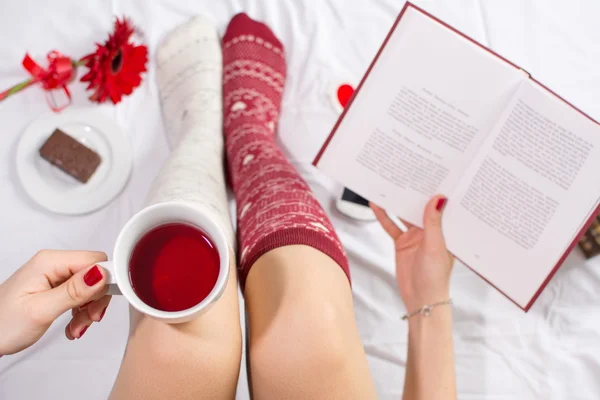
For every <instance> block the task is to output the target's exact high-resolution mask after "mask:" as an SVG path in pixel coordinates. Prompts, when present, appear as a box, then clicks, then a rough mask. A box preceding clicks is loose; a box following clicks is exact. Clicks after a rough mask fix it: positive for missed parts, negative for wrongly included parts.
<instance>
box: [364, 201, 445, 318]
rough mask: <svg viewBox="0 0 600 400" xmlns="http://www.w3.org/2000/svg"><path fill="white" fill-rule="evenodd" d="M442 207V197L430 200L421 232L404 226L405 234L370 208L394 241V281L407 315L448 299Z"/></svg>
mask: <svg viewBox="0 0 600 400" xmlns="http://www.w3.org/2000/svg"><path fill="white" fill-rule="evenodd" d="M445 204H446V198H445V197H443V196H436V197H434V198H433V199H431V200H430V201H429V203H427V206H426V207H425V212H424V216H423V229H420V228H417V227H415V226H412V225H411V224H407V223H405V224H406V225H407V226H408V227H409V229H408V231H407V232H402V231H401V230H400V228H398V227H397V226H396V224H394V222H392V220H391V219H390V218H389V217H388V216H387V214H386V213H385V211H384V210H383V209H382V208H380V207H377V206H375V205H371V208H372V209H373V211H374V212H375V216H376V217H377V220H378V221H379V223H380V224H381V226H382V227H383V229H384V230H385V231H386V233H387V234H388V235H389V236H390V237H391V238H392V240H393V241H394V247H395V250H396V251H395V254H396V280H397V283H398V288H399V289H400V296H401V297H402V300H403V302H404V305H405V306H406V310H407V312H412V311H414V310H417V309H419V308H421V307H423V306H425V305H428V304H434V303H437V302H441V301H445V300H447V299H448V298H449V297H450V273H451V272H452V265H453V264H454V257H452V255H451V254H450V253H449V252H448V250H447V249H446V242H445V240H444V235H443V233H442V211H443V208H444V206H445Z"/></svg>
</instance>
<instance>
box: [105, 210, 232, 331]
mask: <svg viewBox="0 0 600 400" xmlns="http://www.w3.org/2000/svg"><path fill="white" fill-rule="evenodd" d="M169 223H185V224H188V225H192V226H195V227H197V228H199V229H200V230H202V231H203V232H204V233H206V234H207V235H208V236H209V237H210V239H211V240H212V242H213V244H214V245H215V246H216V248H217V251H218V252H219V260H220V261H219V276H218V278H217V282H216V283H215V286H214V287H213V289H212V291H211V292H210V293H209V294H208V296H206V298H205V299H204V300H202V301H201V302H200V303H198V304H196V305H195V306H194V307H192V308H188V309H187V310H182V311H162V310H158V309H156V308H154V307H150V306H149V305H147V304H146V303H144V302H143V301H142V300H141V299H140V298H139V297H138V295H137V294H135V291H134V290H133V287H132V286H131V281H130V280H129V260H130V258H131V253H132V252H133V249H134V247H135V245H136V244H137V242H138V241H139V240H140V239H141V238H142V236H144V235H145V234H146V233H147V232H149V231H151V230H152V229H154V228H156V227H158V226H160V225H164V224H169ZM98 265H100V266H101V267H103V268H104V269H106V270H107V271H108V272H109V274H110V277H109V279H108V282H110V283H109V291H108V293H109V294H113V295H114V294H116V295H120V294H122V295H123V296H125V298H126V299H127V301H129V304H131V305H132V306H133V307H134V308H135V309H136V310H138V311H140V312H142V313H144V314H147V315H149V316H151V317H153V318H155V319H158V320H161V321H164V322H168V323H180V322H186V321H189V320H191V319H194V318H195V317H196V316H198V315H199V314H201V313H202V312H204V311H206V310H207V308H208V307H209V306H210V305H212V304H213V303H215V302H216V301H217V299H219V297H221V294H223V291H224V290H225V286H226V285H227V279H228V278H229V247H228V245H227V240H226V239H225V234H224V233H223V231H221V229H220V228H219V225H218V224H217V223H216V222H215V221H214V220H213V218H212V217H211V216H210V215H209V214H208V213H207V212H206V211H204V209H202V208H200V207H198V206H195V205H193V204H191V203H186V202H166V203H159V204H155V205H152V206H149V207H147V208H145V209H143V210H142V211H140V212H139V213H137V214H136V215H134V216H133V217H132V218H131V219H130V220H129V221H128V222H127V224H125V226H124V227H123V229H122V230H121V233H120V234H119V237H118V238H117V242H116V243H115V249H114V252H113V260H112V261H108V262H103V263H99V264H98Z"/></svg>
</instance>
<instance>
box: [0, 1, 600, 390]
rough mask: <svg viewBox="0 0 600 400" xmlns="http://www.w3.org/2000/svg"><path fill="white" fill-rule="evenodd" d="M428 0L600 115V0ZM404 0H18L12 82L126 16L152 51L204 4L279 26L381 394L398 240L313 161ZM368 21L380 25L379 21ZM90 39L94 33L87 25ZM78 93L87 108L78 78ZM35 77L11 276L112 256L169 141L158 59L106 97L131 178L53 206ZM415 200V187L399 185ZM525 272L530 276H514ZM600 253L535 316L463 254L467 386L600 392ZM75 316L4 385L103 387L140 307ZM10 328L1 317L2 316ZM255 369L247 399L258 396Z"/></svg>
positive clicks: (459, 318) (297, 151)
mask: <svg viewBox="0 0 600 400" xmlns="http://www.w3.org/2000/svg"><path fill="white" fill-rule="evenodd" d="M415 3H416V4H418V5H419V6H421V7H423V8H424V9H426V10H427V11H429V12H431V13H433V14H434V15H436V16H438V17H440V18H442V19H444V20H446V21H447V22H448V23H450V24H452V25H454V26H455V27H456V28H458V29H459V30H462V31H463V32H464V33H466V34H468V35H470V36H472V37H473V38H475V39H476V40H478V41H480V42H482V43H484V44H486V45H488V46H490V47H491V48H492V49H494V50H495V51H496V52H498V53H500V54H502V55H503V56H505V57H506V58H508V59H509V60H511V61H513V62H514V63H516V64H518V65H520V66H521V67H522V68H524V69H526V70H527V71H528V72H530V73H531V74H532V75H534V76H535V77H536V78H537V79H538V80H539V81H541V82H543V83H544V84H546V85H547V86H549V87H550V88H552V89H553V90H555V91H556V92H557V93H559V94H560V95H562V96H564V97H565V98H566V99H568V100H569V101H571V102H573V103H574V104H575V105H576V106H578V107H579V108H581V109H582V110H583V111H584V112H586V113H588V114H589V115H591V116H592V117H593V118H595V119H600V46H598V43H600V25H598V22H597V16H598V15H599V14H600V2H598V1H597V0H572V1H569V2H568V3H567V2H564V1H559V0H503V1H498V0H444V1H442V0H421V1H416V2H415ZM403 5H404V1H401V0H371V1H367V0H295V1H287V2H283V1H277V0H270V1H265V0H263V1H261V0H220V1H214V0H185V1H184V0H178V1H174V0H173V1H168V0H160V1H159V0H156V1H152V2H148V1H144V0H129V1H125V0H97V1H93V2H81V1H76V0H55V1H52V2H40V1H36V0H20V1H18V2H4V4H3V5H2V6H1V10H0V34H1V36H2V37H3V38H4V39H3V45H2V46H0V60H2V63H1V64H0V88H4V87H8V86H9V85H11V84H13V83H15V82H17V81H20V80H21V79H23V77H24V76H25V75H24V71H23V70H22V69H21V68H20V61H21V58H22V57H23V55H24V53H25V51H28V52H30V53H31V54H32V55H35V56H38V57H39V56H41V55H43V54H45V53H46V52H47V51H49V50H51V49H54V48H57V49H59V50H61V51H63V52H65V53H70V54H73V55H79V54H83V53H85V52H87V50H88V49H89V45H90V41H94V40H103V38H104V36H105V34H106V32H108V31H109V29H110V27H111V24H112V19H113V16H114V15H128V16H131V17H132V18H133V20H134V22H135V23H136V24H137V25H138V26H139V27H140V28H141V29H142V30H143V32H144V33H145V40H146V41H147V43H148V45H149V47H150V50H151V51H153V50H155V49H156V47H157V45H158V43H160V41H161V39H162V38H163V37H164V35H165V34H166V33H167V32H168V31H169V30H171V29H173V28H174V27H175V26H177V25H178V24H180V23H182V22H184V21H185V20H187V19H188V18H189V17H190V16H192V15H195V14H204V15H207V16H209V17H211V18H213V19H214V20H215V21H216V22H217V23H218V25H219V27H220V30H221V32H222V31H223V30H224V28H225V25H226V23H227V22H228V20H229V19H230V18H231V17H232V16H233V15H234V14H235V13H237V12H239V11H246V12H248V13H249V14H250V15H251V16H252V17H254V18H257V19H260V20H263V21H266V22H267V23H268V24H269V25H270V26H271V27H272V28H273V30H274V31H275V32H276V33H277V34H278V35H279V36H280V37H281V39H282V41H283V43H284V44H285V46H286V50H287V57H288V73H289V76H288V81H287V88H286V92H285V97H284V101H283V114H282V118H281V123H280V132H279V140H280V142H281V144H282V146H283V147H284V149H285V151H286V152H287V153H288V154H289V155H290V156H291V157H292V158H293V160H294V163H295V165H296V166H297V167H298V169H299V170H300V171H301V172H302V174H303V175H304V177H305V178H306V179H307V180H308V182H309V183H310V184H311V186H312V187H313V189H314V190H315V192H316V194H317V197H318V198H319V200H320V201H321V202H322V204H323V206H324V207H325V209H326V210H327V211H328V212H329V215H330V216H331V218H332V220H333V222H334V225H335V226H336V228H337V230H338V232H339V234H340V237H341V239H342V241H343V243H344V245H345V246H346V248H347V250H348V253H349V256H350V262H351V270H352V276H353V291H354V301H355V309H356V320H357V323H358V327H359V330H360V334H361V336H362V340H363V343H364V346H365V348H366V351H367V354H368V358H369V365H370V368H371V372H372V375H373V378H374V380H375V383H376V386H377V391H378V394H379V397H380V398H381V399H390V400H391V399H399V398H401V394H402V386H403V379H404V371H405V361H406V355H405V354H406V345H407V343H406V337H407V326H406V324H405V323H404V322H403V321H401V319H400V316H401V315H402V314H403V313H404V311H405V310H404V306H403V304H402V302H401V301H400V298H399V296H398V293H397V290H396V286H395V277H394V265H393V256H392V247H391V242H390V240H389V239H388V238H387V237H386V235H385V233H384V232H383V231H382V230H381V228H380V227H379V226H378V225H377V224H376V223H362V222H356V221H352V220H349V219H347V218H345V217H344V216H342V215H341V214H340V213H339V212H337V211H336V209H335V206H334V202H335V198H336V196H337V194H338V192H339V189H340V188H339V187H338V186H337V185H336V184H335V183H334V182H332V181H330V180H329V179H327V178H326V177H325V176H323V175H322V174H320V173H319V172H318V171H317V170H315V169H314V168H313V167H312V166H310V163H311V161H312V159H313V157H314V155H315V153H316V152H317V150H318V148H319V147H320V145H321V143H322V142H323V141H324V139H325V137H326V135H327V134H328V133H329V131H330V129H331V127H332V126H333V124H334V122H335V120H336V118H337V113H336V111H335V109H334V108H333V107H332V106H331V104H330V101H329V93H330V90H331V87H332V85H335V84H337V83H340V82H341V81H346V82H350V83H356V82H358V80H359V78H360V77H361V75H362V73H363V72H364V71H365V70H366V68H367V66H368V64H369V62H370V61H371V59H372V57H373V56H374V55H375V53H376V51H377V49H378V47H379V45H380V44H381V42H382V41H383V39H384V37H385V35H386V33H387V31H388V29H389V27H390V26H391V24H392V22H393V21H394V19H395V18H396V16H397V14H398V12H399V11H400V9H401V8H402V6H403ZM366 32H368V34H365V33H366ZM88 38H89V39H88ZM76 86H77V89H76V90H75V91H74V99H75V100H74V103H75V104H74V105H73V106H82V107H85V106H89V103H88V102H87V100H86V96H85V94H84V93H83V89H82V88H81V86H80V85H76ZM42 99H43V94H42V93H41V91H40V90H39V89H31V90H28V91H26V92H23V93H21V94H19V95H18V96H17V97H15V98H12V99H9V100H8V101H5V102H3V103H0V119H1V121H2V129H0V130H1V131H2V141H1V142H0V160H1V162H2V167H1V168H0V187H2V189H1V190H0V221H1V222H0V243H2V249H1V251H0V261H1V262H0V281H3V280H4V279H6V278H7V277H8V276H9V275H10V274H11V273H12V272H14V270H15V269H17V268H18V267H19V266H20V265H22V264H23V263H24V262H25V261H26V260H27V259H28V258H29V257H30V256H31V255H32V254H34V253H35V252H36V251H37V250H39V249H41V248H61V249H76V248H86V249H97V250H102V251H105V252H107V253H109V254H110V252H111V249H112V245H113V243H114V240H115V238H116V235H117V233H118V232H119V230H120V228H121V227H122V225H123V224H124V223H125V222H126V221H127V219H128V218H129V217H130V216H132V215H133V214H134V213H135V212H136V211H137V210H139V209H140V208H141V206H142V204H143V202H144V198H145V195H146V192H147V190H148V187H149V185H150V183H151V182H152V180H153V178H154V176H155V175H156V173H157V171H158V170H159V168H160V167H161V165H162V163H163V162H164V161H165V160H166V158H167V157H168V155H169V150H168V146H167V142H166V138H165V133H164V130H163V128H162V122H161V117H160V105H159V100H158V93H157V87H156V84H155V75H154V69H153V65H152V64H151V68H150V71H149V73H148V75H147V78H146V81H145V84H144V85H143V86H142V88H141V89H139V90H138V91H137V92H135V93H134V94H133V96H131V97H130V98H128V99H127V100H126V101H124V102H123V103H121V104H120V105H118V106H117V107H108V106H106V107H105V106H103V107H101V110H102V112H104V113H106V115H108V116H110V117H112V118H113V119H114V120H116V121H117V122H118V123H119V124H120V125H121V126H122V127H123V128H124V129H125V131H126V132H127V134H128V136H129V140H130V141H131V143H132V146H133V149H134V169H133V174H132V177H131V179H130V181H129V183H128V185H127V187H126V188H125V190H124V191H123V192H122V193H121V195H120V196H119V197H117V198H116V199H115V200H114V201H113V202H112V203H111V204H110V205H109V206H107V207H106V208H104V209H102V210H100V211H97V212H94V213H92V214H88V215H85V216H78V217H67V216H59V215H54V214H50V213H48V212H46V211H44V210H42V209H41V208H39V207H38V206H36V205H35V204H34V203H33V202H32V201H31V200H30V199H29V198H28V197H27V196H26V194H25V193H24V191H23V189H22V188H21V187H20V185H19V182H18V179H17V176H16V172H15V167H14V165H15V160H14V149H15V146H16V144H17V141H18V139H19V135H20V132H22V130H23V129H24V127H25V126H26V125H27V124H28V123H29V122H30V121H31V120H33V119H35V118H36V117H37V116H38V115H40V114H41V113H43V112H46V111H47V108H48V106H47V105H46V104H45V103H44V101H43V100H42ZM398 201H402V199H398ZM516 279H518V277H516ZM599 289H600V257H599V258H597V259H595V260H594V259H592V260H589V261H586V260H584V258H583V256H582V254H581V252H580V251H579V250H575V251H574V252H573V253H572V254H571V256H570V257H569V258H568V259H567V261H566V263H565V264H564V266H563V267H562V268H561V270H560V271H559V272H558V273H557V275H556V276H555V277H554V279H553V280H552V281H551V283H550V285H549V286H548V288H547V289H546V290H545V292H544V293H543V294H542V296H541V297H540V298H539V300H538V302H537V303H536V304H535V306H534V307H533V308H532V310H531V311H530V312H529V313H528V314H525V313H523V312H522V311H521V310H520V309H518V308H517V307H516V306H514V305H513V304H512V303H510V301H508V300H507V299H506V298H504V297H503V296H502V295H500V294H499V293H498V292H496V291H495V290H494V289H492V288H491V287H489V286H488V285H487V284H485V283H484V282H483V281H482V280H481V279H479V278H478V277H477V276H475V274H473V273H472V272H471V271H470V270H468V269H467V268H465V267H464V266H462V265H460V264H457V265H456V267H455V270H454V274H453V278H452V297H453V298H454V301H455V305H454V310H455V311H454V343H455V351H456V365H457V379H458V391H459V398H461V399H465V400H470V399H478V400H481V399H484V400H500V399H511V400H516V399H545V400H553V399H569V400H575V399H598V398H600V380H598V376H600V294H599V293H600V290H599ZM67 321H68V317H67V316H66V315H65V316H63V317H61V318H60V319H59V320H58V321H57V322H56V323H55V324H54V325H53V326H52V327H51V328H50V330H49V331H48V333H47V334H46V335H45V336H44V337H43V339H42V340H41V341H40V342H39V343H37V344H36V345H34V346H33V347H31V348H30V349H28V350H26V351H24V352H22V353H20V354H18V355H14V356H6V357H3V358H2V359H0V399H46V398H52V399H67V400H68V399H79V398H82V397H83V398H86V399H104V398H106V397H107V396H108V393H109V392H110V389H111V387H112V384H113V382H114V379H115V376H116V374H117V371H118V367H119V363H120V360H121V357H122V354H123V350H124V347H125V344H126V339H127V331H128V310H127V305H126V303H125V301H124V300H123V299H117V298H116V299H114V300H113V302H112V305H111V307H110V309H109V310H108V312H107V314H106V317H105V319H104V321H103V322H102V323H101V324H96V325H95V326H94V327H93V329H90V331H89V332H88V333H87V335H86V337H85V339H83V340H78V341H75V342H68V341H67V340H66V339H65V338H64V334H63V329H64V326H65V324H66V323H67ZM0 329H2V327H0ZM244 382H245V371H244V369H243V368H242V373H241V377H240V385H239V388H238V396H237V397H238V398H239V399H247V398H248V391H247V388H246V385H245V383H244Z"/></svg>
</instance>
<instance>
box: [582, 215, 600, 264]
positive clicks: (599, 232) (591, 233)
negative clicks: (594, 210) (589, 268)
mask: <svg viewBox="0 0 600 400" xmlns="http://www.w3.org/2000/svg"><path fill="white" fill-rule="evenodd" d="M579 247H581V250H583V253H584V254H585V257H586V258H592V257H594V256H597V255H598V254H600V216H598V217H596V219H595V220H594V222H592V225H591V226H590V227H589V229H588V230H587V231H586V232H585V234H584V235H583V237H582V238H581V241H580V242H579Z"/></svg>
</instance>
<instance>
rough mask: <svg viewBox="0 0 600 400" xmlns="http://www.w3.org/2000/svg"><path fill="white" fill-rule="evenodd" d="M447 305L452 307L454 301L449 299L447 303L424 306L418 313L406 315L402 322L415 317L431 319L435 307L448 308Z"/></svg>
mask: <svg viewBox="0 0 600 400" xmlns="http://www.w3.org/2000/svg"><path fill="white" fill-rule="evenodd" d="M446 305H448V306H449V305H452V299H448V300H446V301H440V302H438V303H433V304H427V305H424V306H423V307H421V308H419V309H418V310H417V311H413V312H411V313H409V314H404V316H403V317H402V321H406V320H407V319H409V318H412V317H414V316H415V315H420V316H422V317H429V316H430V315H431V312H432V311H433V309H434V308H435V307H438V306H446Z"/></svg>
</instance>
